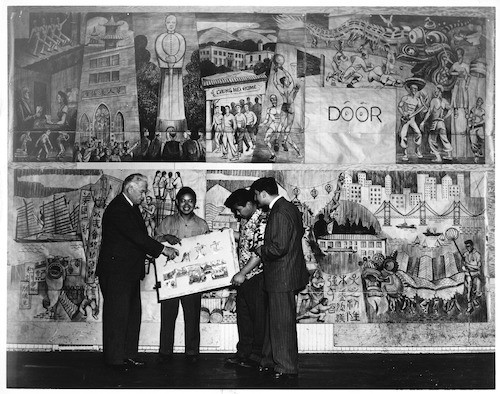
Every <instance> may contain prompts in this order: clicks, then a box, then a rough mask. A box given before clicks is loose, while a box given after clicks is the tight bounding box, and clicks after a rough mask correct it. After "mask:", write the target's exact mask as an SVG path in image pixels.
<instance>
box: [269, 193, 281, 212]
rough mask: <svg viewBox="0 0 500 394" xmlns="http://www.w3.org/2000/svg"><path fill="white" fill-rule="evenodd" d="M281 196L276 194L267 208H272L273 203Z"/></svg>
mask: <svg viewBox="0 0 500 394" xmlns="http://www.w3.org/2000/svg"><path fill="white" fill-rule="evenodd" d="M279 198H281V196H276V197H275V198H274V200H273V201H271V202H270V203H269V209H270V210H271V209H273V205H274V204H275V203H276V201H278V199H279Z"/></svg>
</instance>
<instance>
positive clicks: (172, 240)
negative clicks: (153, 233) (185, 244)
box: [158, 234, 181, 245]
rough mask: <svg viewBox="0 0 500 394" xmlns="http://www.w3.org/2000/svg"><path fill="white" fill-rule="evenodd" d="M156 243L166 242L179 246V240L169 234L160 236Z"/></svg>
mask: <svg viewBox="0 0 500 394" xmlns="http://www.w3.org/2000/svg"><path fill="white" fill-rule="evenodd" d="M158 241H160V242H165V241H166V242H168V243H169V244H170V245H177V244H179V245H180V244H181V240H180V238H177V237H176V236H175V235H171V234H165V235H160V236H159V237H158Z"/></svg>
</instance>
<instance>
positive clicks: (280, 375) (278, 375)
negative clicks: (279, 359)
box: [273, 372, 299, 380]
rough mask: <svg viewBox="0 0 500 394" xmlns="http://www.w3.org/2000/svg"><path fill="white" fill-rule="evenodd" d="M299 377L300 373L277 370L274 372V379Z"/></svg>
mask: <svg viewBox="0 0 500 394" xmlns="http://www.w3.org/2000/svg"><path fill="white" fill-rule="evenodd" d="M298 377H299V374H298V373H284V372H275V373H274V374H273V379H276V380H286V379H297V378H298Z"/></svg>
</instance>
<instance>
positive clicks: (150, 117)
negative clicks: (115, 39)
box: [135, 35, 161, 133]
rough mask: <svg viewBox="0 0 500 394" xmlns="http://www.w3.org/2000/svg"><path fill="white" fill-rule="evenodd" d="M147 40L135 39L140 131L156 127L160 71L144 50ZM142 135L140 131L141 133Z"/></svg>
mask: <svg viewBox="0 0 500 394" xmlns="http://www.w3.org/2000/svg"><path fill="white" fill-rule="evenodd" d="M147 43H148V39H147V38H146V37H145V36H142V35H141V36H137V37H135V67H136V75H137V77H136V78H137V101H138V103H137V104H138V109H139V123H140V126H141V130H142V129H143V128H144V127H146V128H147V129H148V130H153V131H154V129H155V127H156V116H157V111H158V91H159V89H160V75H161V74H160V69H159V68H158V66H157V65H156V64H154V63H152V62H150V60H151V53H150V52H149V51H148V50H147V49H146V46H147ZM141 133H142V131H141Z"/></svg>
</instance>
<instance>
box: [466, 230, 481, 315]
mask: <svg viewBox="0 0 500 394" xmlns="http://www.w3.org/2000/svg"><path fill="white" fill-rule="evenodd" d="M465 249H466V250H465V252H464V254H463V261H462V263H463V265H462V270H463V271H465V292H466V295H467V313H472V311H473V310H474V308H477V307H478V306H479V298H480V297H481V295H482V293H481V267H482V262H481V254H480V253H479V252H478V251H477V250H476V249H475V248H474V242H472V241H471V240H470V239H469V240H467V241H465Z"/></svg>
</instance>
